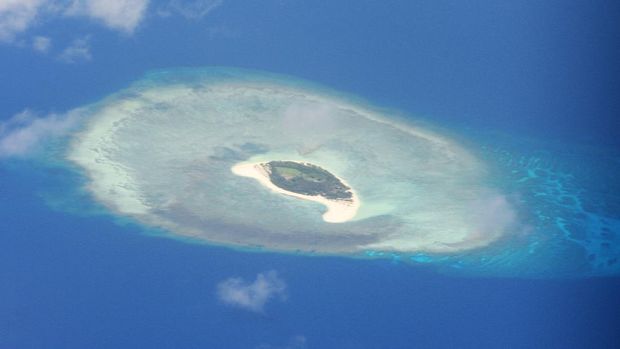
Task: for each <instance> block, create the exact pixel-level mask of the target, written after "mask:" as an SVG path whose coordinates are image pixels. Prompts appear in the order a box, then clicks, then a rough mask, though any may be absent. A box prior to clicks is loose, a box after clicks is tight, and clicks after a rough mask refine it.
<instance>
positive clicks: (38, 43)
mask: <svg viewBox="0 0 620 349" xmlns="http://www.w3.org/2000/svg"><path fill="white" fill-rule="evenodd" d="M50 47H52V39H50V38H48V37H46V36H35V37H34V38H33V39H32V48H33V49H34V50H35V51H37V52H41V53H47V51H49V50H50Z"/></svg>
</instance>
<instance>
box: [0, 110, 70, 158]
mask: <svg viewBox="0 0 620 349" xmlns="http://www.w3.org/2000/svg"><path fill="white" fill-rule="evenodd" d="M79 118H80V113H79V112H78V111H71V112H69V113H66V114H62V115H61V114H51V115H48V116H45V117H38V116H37V115H36V114H35V113H33V112H32V111H30V110H25V111H23V112H21V113H19V114H16V115H15V116H13V117H12V118H11V119H9V120H7V121H4V122H2V123H0V157H9V156H25V155H28V154H29V153H30V152H32V151H33V150H35V149H36V148H37V147H38V146H40V145H41V143H42V142H43V141H45V140H48V139H50V138H53V137H58V136H62V135H64V134H66V133H67V132H68V131H70V130H71V129H72V128H73V127H75V126H76V125H77V122H78V120H79Z"/></svg>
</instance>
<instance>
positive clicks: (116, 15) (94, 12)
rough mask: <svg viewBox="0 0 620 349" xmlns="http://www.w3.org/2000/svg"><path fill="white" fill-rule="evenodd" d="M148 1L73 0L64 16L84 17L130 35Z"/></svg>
mask: <svg viewBox="0 0 620 349" xmlns="http://www.w3.org/2000/svg"><path fill="white" fill-rule="evenodd" d="M148 4H149V0H73V1H72V3H71V4H70V6H69V7H67V9H66V10H65V12H64V14H65V15H68V16H84V17H89V18H92V19H95V20H97V21H99V22H101V23H103V24H104V25H105V26H106V27H108V28H110V29H114V30H119V31H121V32H124V33H127V34H131V33H133V31H134V30H135V29H136V27H137V26H138V24H140V22H141V21H142V19H143V18H144V15H145V13H146V9H147V7H148Z"/></svg>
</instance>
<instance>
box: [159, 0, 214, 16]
mask: <svg viewBox="0 0 620 349" xmlns="http://www.w3.org/2000/svg"><path fill="white" fill-rule="evenodd" d="M223 3H224V1H223V0H171V1H170V2H169V3H168V4H167V5H166V6H164V7H162V8H160V9H159V11H158V14H159V15H160V16H162V17H167V16H170V15H171V14H173V13H177V14H179V15H181V16H183V17H185V18H187V19H200V18H202V17H204V16H206V15H208V14H209V13H211V12H212V11H213V10H215V9H216V8H218V7H220V6H221V5H222V4H223Z"/></svg>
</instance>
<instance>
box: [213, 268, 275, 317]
mask: <svg viewBox="0 0 620 349" xmlns="http://www.w3.org/2000/svg"><path fill="white" fill-rule="evenodd" d="M217 295H218V297H219V299H220V300H221V301H222V302H224V303H225V304H229V305H232V306H236V307H239V308H243V309H246V310H250V311H255V312H261V311H263V308H264V306H265V304H266V303H267V302H268V301H269V300H271V299H273V298H279V299H284V298H285V297H286V283H285V282H284V280H282V279H280V277H278V274H277V272H275V271H273V270H272V271H268V272H266V273H259V274H258V275H256V280H254V282H252V283H249V282H246V281H245V280H243V279H242V278H238V277H234V278H230V279H226V280H224V281H222V282H220V283H219V284H218V285H217Z"/></svg>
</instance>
